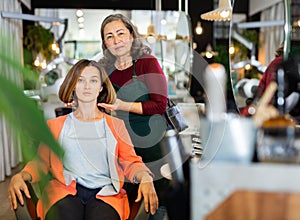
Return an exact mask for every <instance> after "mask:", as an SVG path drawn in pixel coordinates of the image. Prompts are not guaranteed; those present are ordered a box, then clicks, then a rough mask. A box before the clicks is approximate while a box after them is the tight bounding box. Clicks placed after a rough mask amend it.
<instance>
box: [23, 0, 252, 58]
mask: <svg viewBox="0 0 300 220" xmlns="http://www.w3.org/2000/svg"><path fill="white" fill-rule="evenodd" d="M178 1H180V0H165V1H163V0H162V1H161V10H163V11H164V10H173V11H177V10H179V9H178V7H179V2H178ZM186 1H187V5H188V10H187V11H188V14H189V16H190V19H191V24H192V30H194V29H195V27H196V25H197V22H198V21H200V20H201V19H200V15H201V14H203V13H205V12H207V11H210V10H213V8H214V1H213V0H181V5H182V11H186V9H185V5H186ZM248 1H249V0H242V1H235V5H234V8H235V13H241V14H247V12H248V5H249V4H248ZM36 8H66V9H71V8H72V9H83V8H84V9H116V10H157V7H156V1H155V0H142V1H141V0H101V1H95V0H63V1H62V0H51V1H44V0H31V10H29V9H28V8H26V7H23V8H22V10H23V13H29V14H34V9H36ZM249 19H250V20H251V19H254V20H255V19H257V20H258V18H256V17H251V18H249ZM24 22H26V21H24ZM27 23H30V22H28V21H27ZM213 24H214V22H211V21H204V20H201V25H202V27H203V29H204V30H205V32H204V33H203V34H202V35H196V34H194V36H193V41H194V42H195V43H197V48H196V49H195V50H196V51H197V52H201V51H205V49H206V46H207V44H211V45H213V46H215V45H219V44H224V45H228V33H227V35H226V34H225V35H224V37H223V38H215V36H214V31H213Z"/></svg>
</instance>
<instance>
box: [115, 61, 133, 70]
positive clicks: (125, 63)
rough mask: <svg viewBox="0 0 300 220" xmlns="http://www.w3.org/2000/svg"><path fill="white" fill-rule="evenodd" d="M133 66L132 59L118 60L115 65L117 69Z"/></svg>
mask: <svg viewBox="0 0 300 220" xmlns="http://www.w3.org/2000/svg"><path fill="white" fill-rule="evenodd" d="M131 66H132V60H130V61H128V62H121V63H118V64H117V62H116V63H115V67H116V68H117V70H125V69H127V68H128V67H131Z"/></svg>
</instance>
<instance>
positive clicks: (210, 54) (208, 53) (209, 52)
mask: <svg viewBox="0 0 300 220" xmlns="http://www.w3.org/2000/svg"><path fill="white" fill-rule="evenodd" d="M201 56H203V57H206V58H208V59H210V58H212V57H214V56H218V52H215V51H213V49H212V47H211V45H210V44H207V46H206V50H205V51H204V52H201Z"/></svg>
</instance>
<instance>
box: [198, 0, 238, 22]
mask: <svg viewBox="0 0 300 220" xmlns="http://www.w3.org/2000/svg"><path fill="white" fill-rule="evenodd" d="M231 17H232V7H231V2H230V0H219V6H218V8H217V9H215V10H213V11H210V12H207V13H204V14H202V15H201V18H202V19H204V20H209V21H229V20H231Z"/></svg>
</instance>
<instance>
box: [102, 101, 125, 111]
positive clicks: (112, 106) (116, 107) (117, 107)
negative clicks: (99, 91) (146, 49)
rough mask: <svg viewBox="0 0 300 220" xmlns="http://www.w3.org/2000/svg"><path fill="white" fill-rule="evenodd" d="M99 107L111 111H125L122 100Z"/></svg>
mask: <svg viewBox="0 0 300 220" xmlns="http://www.w3.org/2000/svg"><path fill="white" fill-rule="evenodd" d="M98 106H100V107H102V108H105V109H106V110H109V111H116V110H123V109H122V106H124V102H123V101H122V100H120V99H116V101H115V103H113V104H107V103H103V102H102V103H98Z"/></svg>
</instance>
